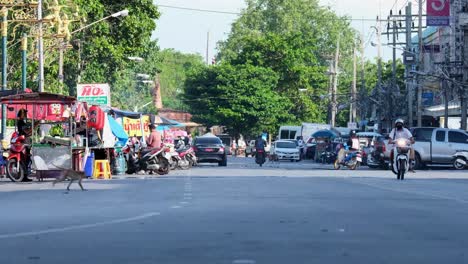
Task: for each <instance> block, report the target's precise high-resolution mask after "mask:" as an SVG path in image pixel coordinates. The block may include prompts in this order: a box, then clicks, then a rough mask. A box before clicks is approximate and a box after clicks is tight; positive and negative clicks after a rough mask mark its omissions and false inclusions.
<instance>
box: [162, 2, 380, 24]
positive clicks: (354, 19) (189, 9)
mask: <svg viewBox="0 0 468 264" xmlns="http://www.w3.org/2000/svg"><path fill="white" fill-rule="evenodd" d="M157 6H159V7H164V8H170V9H178V10H188V11H196V12H204V13H214V14H228V15H242V13H240V12H230V11H221V10H210V9H200V8H191V7H182V6H172V5H157ZM342 18H343V19H345V20H351V21H372V22H374V21H375V18H352V17H346V16H345V17H342ZM320 19H324V18H320ZM329 19H333V20H336V18H333V17H332V18H329Z"/></svg>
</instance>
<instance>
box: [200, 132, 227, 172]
mask: <svg viewBox="0 0 468 264" xmlns="http://www.w3.org/2000/svg"><path fill="white" fill-rule="evenodd" d="M226 148H227V147H226V146H225V145H224V144H223V142H222V141H221V139H220V138H219V137H213V136H203V137H196V138H195V140H194V142H193V149H194V151H195V155H196V156H197V161H198V162H199V163H200V162H213V163H214V162H217V163H218V165H219V166H227V152H226Z"/></svg>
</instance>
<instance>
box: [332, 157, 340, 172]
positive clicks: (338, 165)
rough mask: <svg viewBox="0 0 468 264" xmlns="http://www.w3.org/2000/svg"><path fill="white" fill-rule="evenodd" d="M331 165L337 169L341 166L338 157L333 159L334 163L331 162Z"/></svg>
mask: <svg viewBox="0 0 468 264" xmlns="http://www.w3.org/2000/svg"><path fill="white" fill-rule="evenodd" d="M333 167H334V168H335V170H339V169H340V168H341V165H340V161H339V160H338V159H337V160H335V163H333Z"/></svg>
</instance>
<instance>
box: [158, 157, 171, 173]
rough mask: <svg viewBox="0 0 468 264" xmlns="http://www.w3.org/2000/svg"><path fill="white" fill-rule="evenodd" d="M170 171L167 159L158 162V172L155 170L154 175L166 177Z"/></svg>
mask: <svg viewBox="0 0 468 264" xmlns="http://www.w3.org/2000/svg"><path fill="white" fill-rule="evenodd" d="M169 169H170V164H169V161H168V160H167V159H161V160H160V167H159V169H158V170H156V173H157V174H159V175H166V174H168V173H169Z"/></svg>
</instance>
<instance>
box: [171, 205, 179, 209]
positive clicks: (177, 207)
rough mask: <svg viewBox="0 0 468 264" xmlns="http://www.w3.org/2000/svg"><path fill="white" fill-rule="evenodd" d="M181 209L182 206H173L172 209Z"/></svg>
mask: <svg viewBox="0 0 468 264" xmlns="http://www.w3.org/2000/svg"><path fill="white" fill-rule="evenodd" d="M179 208H180V206H178V205H173V206H171V209H179Z"/></svg>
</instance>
